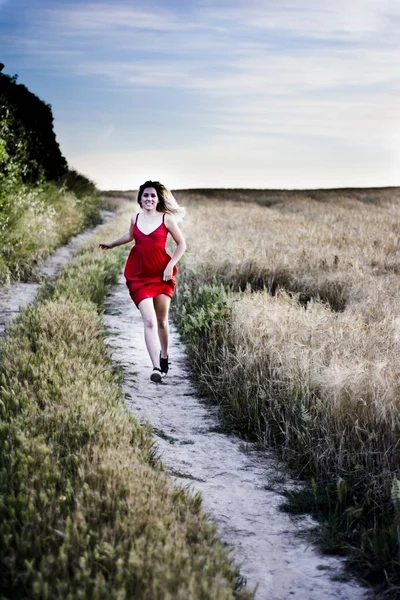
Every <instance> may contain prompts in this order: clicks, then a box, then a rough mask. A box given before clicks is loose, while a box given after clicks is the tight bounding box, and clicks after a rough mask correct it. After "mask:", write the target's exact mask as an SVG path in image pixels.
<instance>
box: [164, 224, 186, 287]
mask: <svg viewBox="0 0 400 600" xmlns="http://www.w3.org/2000/svg"><path fill="white" fill-rule="evenodd" d="M164 222H165V226H166V228H167V229H168V231H169V232H170V234H171V235H172V237H173V239H174V242H175V243H176V248H175V251H174V253H173V255H172V256H171V260H170V261H169V263H168V264H167V266H166V268H165V271H164V276H163V279H164V281H167V280H168V279H171V277H172V272H173V268H174V266H175V265H176V263H177V262H178V260H179V259H180V258H182V256H183V255H184V253H185V250H186V242H185V240H184V237H183V235H182V231H181V230H180V229H179V227H178V224H177V222H176V221H175V219H174V217H173V216H172V215H168V214H166V215H165V219H164Z"/></svg>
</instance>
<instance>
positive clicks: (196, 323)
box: [177, 189, 400, 572]
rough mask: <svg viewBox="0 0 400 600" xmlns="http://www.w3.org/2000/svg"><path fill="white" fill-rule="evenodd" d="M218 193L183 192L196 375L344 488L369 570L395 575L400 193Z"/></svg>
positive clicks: (266, 438) (183, 304) (231, 407)
mask: <svg viewBox="0 0 400 600" xmlns="http://www.w3.org/2000/svg"><path fill="white" fill-rule="evenodd" d="M246 194H247V197H246V198H244V196H246ZM178 195H179V194H178ZM229 195H230V196H231V199H230V200H229V199H227V198H226V197H227V196H229ZM210 196H212V197H210ZM222 196H225V199H221V198H220V197H219V192H218V191H214V193H213V194H211V191H208V192H207V194H204V193H201V192H198V193H195V192H192V193H188V192H187V193H186V196H185V192H181V193H180V200H181V202H182V204H184V205H186V206H187V208H188V216H187V218H186V220H185V224H184V229H185V235H186V239H187V242H188V249H189V250H188V253H187V255H186V257H185V262H184V265H183V266H182V268H181V273H180V286H181V291H179V289H178V295H177V304H178V310H177V314H178V319H179V320H180V322H181V326H182V329H183V330H184V331H185V335H186V339H187V340H188V341H189V342H191V343H192V350H191V355H192V358H193V361H194V364H195V365H196V364H197V366H198V369H199V373H198V376H199V378H200V381H201V382H202V385H203V387H205V388H206V390H207V391H209V392H211V393H212V394H213V395H214V397H215V398H216V399H218V401H221V402H222V403H223V405H224V407H225V415H227V416H228V418H229V420H230V422H231V424H232V425H233V426H235V427H239V428H240V430H241V431H242V432H246V434H250V435H253V436H254V435H256V436H257V438H258V440H259V441H260V442H262V443H264V444H265V443H274V444H277V445H279V446H280V447H281V448H282V452H283V454H284V455H285V456H286V457H287V458H288V459H289V460H290V461H291V463H292V464H296V465H297V466H298V467H301V469H302V470H304V472H306V473H308V474H309V475H312V476H313V477H315V478H316V481H317V482H318V484H323V485H329V484H331V483H332V482H334V483H335V484H336V482H339V481H341V480H344V481H345V482H346V484H347V485H348V486H349V488H350V490H351V493H350V497H351V503H352V505H353V506H352V507H350V508H352V509H354V510H353V512H352V515H353V518H352V519H350V522H351V525H350V524H349V523H347V525H346V526H347V527H348V528H349V530H350V527H352V528H353V529H354V530H356V529H357V528H358V529H359V532H361V533H360V535H361V534H362V532H364V534H365V532H366V531H367V534H366V535H367V538H368V542H366V541H365V539H364V542H363V544H364V550H366V555H368V553H369V555H368V558H367V560H369V561H370V567H369V568H370V571H371V570H374V569H375V568H376V569H377V570H379V569H380V568H381V567H382V568H384V569H387V572H393V568H394V565H397V566H396V567H395V568H397V567H398V543H399V541H398V539H397V535H398V534H397V533H396V531H397V528H398V527H400V502H397V501H396V502H394V501H393V496H392V504H390V502H388V499H389V498H390V495H391V488H392V482H393V477H394V476H395V475H396V473H398V472H399V471H398V470H399V465H400V444H399V439H400V410H399V409H400V363H399V360H398V357H399V351H400V319H399V314H400V281H399V274H400V194H399V190H398V189H394V190H382V192H379V190H372V191H366V192H362V191H360V192H358V194H357V193H356V191H353V192H352V193H350V192H348V193H346V194H343V192H341V193H336V194H335V193H333V192H332V193H328V192H326V193H323V192H321V193H320V196H319V197H316V196H318V194H317V193H315V194H314V197H310V196H309V195H307V193H300V194H299V193H295V192H293V193H288V192H287V193H284V192H281V193H276V197H275V198H274V197H273V192H270V195H269V196H268V194H266V195H264V197H263V195H262V193H259V192H257V191H252V192H243V191H237V192H236V193H234V192H230V191H224V192H223V193H222ZM238 198H239V199H240V201H239V199H238ZM245 199H246V201H244V200H245ZM253 201H254V202H257V201H259V204H255V203H253ZM268 202H269V203H268ZM262 204H264V205H263V206H262ZM221 283H222V284H223V285H224V286H225V289H227V290H228V289H230V290H233V291H236V292H237V291H240V290H242V292H240V293H239V294H237V293H236V294H234V293H233V294H232V293H231V294H230V295H229V294H228V296H227V297H226V301H225V300H221V299H220V300H218V302H219V303H220V307H222V309H221V308H218V310H217V309H216V308H215V307H216V306H217V304H216V301H215V297H216V296H215V293H216V292H215V288H214V291H212V288H209V289H207V288H204V287H202V286H204V285H205V284H208V285H211V284H214V285H215V284H221ZM243 290H245V291H243ZM213 294H214V296H213ZM217 296H218V294H217ZM221 297H222V296H221ZM224 302H225V305H224ZM212 306H214V308H212ZM212 310H214V317H213V319H210V320H209V321H208V320H207V319H208V317H207V315H208V314H210V311H212ZM212 320H213V323H212ZM211 323H212V324H211ZM200 365H201V370H200ZM347 508H349V507H347ZM354 511H355V512H354ZM347 514H350V513H347ZM354 515H356V517H354ZM371 515H372V516H371ZM355 521H356V524H355ZM384 528H386V529H385V531H386V534H387V539H386V541H385V542H383V543H382V544H381V538H382V537H384V534H383V533H382V531H383V529H384ZM386 534H385V535H386ZM378 538H379V540H380V541H379V543H378V542H377V541H376V540H377V539H378ZM352 542H353V540H352ZM352 542H351V543H352ZM357 543H359V542H357ZM379 544H381V546H379ZM378 546H379V547H380V550H379V551H378V550H376V548H377V547H378ZM389 546H390V548H389ZM396 548H397V549H396ZM374 552H375V553H378V556H375V555H374ZM379 554H380V555H379ZM372 557H373V558H372ZM393 561H394V562H393Z"/></svg>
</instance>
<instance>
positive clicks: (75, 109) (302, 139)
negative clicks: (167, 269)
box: [0, 0, 400, 189]
mask: <svg viewBox="0 0 400 600" xmlns="http://www.w3.org/2000/svg"><path fill="white" fill-rule="evenodd" d="M399 25H400V2H399V1H398V0H351V2H350V1H349V0H334V2H333V1H332V0H240V1H239V0H193V1H191V2H183V0H171V1H167V0H166V1H164V2H161V1H155V2H152V1H151V0H150V1H149V0H147V1H144V0H143V1H142V0H137V1H128V0H114V1H113V2H111V1H109V2H104V1H87V0H81V1H79V2H73V1H69V2H67V1H65V0H29V1H24V0H0V48H1V54H0V61H1V62H4V63H5V65H6V67H5V72H6V73H8V74H11V75H13V74H15V73H17V74H18V76H19V79H18V80H19V82H20V83H24V84H25V85H27V87H28V88H29V89H30V90H31V91H32V92H34V93H35V94H37V95H38V96H39V97H40V98H42V99H43V100H45V102H47V103H50V104H51V105H52V108H53V114H54V127H55V131H56V134H57V139H58V141H59V143H60V147H61V150H62V152H63V154H64V156H65V157H66V158H67V160H68V163H69V164H70V166H72V167H74V168H76V169H77V170H79V171H80V172H82V173H85V174H86V175H87V176H89V177H90V178H92V179H93V180H94V181H95V182H96V183H97V184H98V186H99V187H100V188H102V189H110V188H113V189H132V188H136V187H137V186H138V185H139V184H140V183H141V182H142V181H144V180H146V179H148V178H151V179H159V180H161V181H163V182H165V184H166V185H167V186H169V187H172V188H175V189H176V188H185V187H262V188H318V187H345V186H357V187H358V186H359V187H364V186H386V185H400V116H399V96H400V44H399V42H398V31H399Z"/></svg>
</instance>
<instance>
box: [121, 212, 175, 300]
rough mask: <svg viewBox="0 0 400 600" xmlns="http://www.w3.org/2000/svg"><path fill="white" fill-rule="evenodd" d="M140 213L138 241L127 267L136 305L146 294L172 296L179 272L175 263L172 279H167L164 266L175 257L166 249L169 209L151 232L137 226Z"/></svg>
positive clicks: (126, 273) (127, 275)
mask: <svg viewBox="0 0 400 600" xmlns="http://www.w3.org/2000/svg"><path fill="white" fill-rule="evenodd" d="M138 216H139V214H137V215H136V219H135V224H134V226H133V237H134V240H135V245H134V246H133V248H131V251H130V253H129V256H128V260H127V261H126V264H125V269H124V275H125V278H126V285H127V286H128V289H129V293H130V295H131V298H132V300H133V301H134V303H135V304H136V306H139V303H140V302H141V301H142V300H144V298H154V297H155V296H159V295H160V294H165V295H166V296H169V297H170V298H172V296H173V294H174V290H175V285H176V281H175V275H176V273H177V272H178V269H177V268H176V266H174V269H173V273H172V279H170V280H169V281H163V273H164V269H165V267H166V266H167V264H168V263H169V261H170V260H171V257H170V255H169V254H168V253H167V251H166V249H165V245H166V243H167V237H168V229H167V227H166V225H165V223H164V219H165V213H164V214H163V220H162V223H161V224H160V225H159V226H158V227H157V228H156V229H154V231H152V232H151V233H149V234H145V233H142V232H141V231H140V229H139V227H138V226H137V219H138Z"/></svg>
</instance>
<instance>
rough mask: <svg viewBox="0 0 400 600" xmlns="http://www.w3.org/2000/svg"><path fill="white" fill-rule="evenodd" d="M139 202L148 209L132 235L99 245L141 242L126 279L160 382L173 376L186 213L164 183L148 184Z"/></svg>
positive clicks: (132, 228)
mask: <svg viewBox="0 0 400 600" xmlns="http://www.w3.org/2000/svg"><path fill="white" fill-rule="evenodd" d="M137 201H138V204H139V206H140V208H141V209H142V211H141V212H138V213H136V214H134V215H133V217H132V220H131V224H130V228H129V231H128V233H126V234H125V235H123V236H122V237H120V238H118V239H117V240H114V241H113V242H104V243H101V244H99V246H100V248H102V249H103V250H108V249H109V248H115V247H116V246H121V245H122V244H127V243H129V242H131V241H134V242H135V245H134V246H133V247H132V248H131V251H130V253H129V256H128V259H127V261H126V264H125V269H124V275H125V278H126V285H127V286H128V289H129V293H130V295H131V298H132V300H133V302H134V303H135V304H136V306H137V308H138V309H139V311H140V314H141V316H142V319H143V324H144V338H145V342H146V347H147V350H148V353H149V355H150V359H151V361H152V363H153V372H152V374H151V376H150V379H151V380H152V381H154V382H156V383H159V382H160V381H161V380H162V378H163V377H165V375H166V374H167V373H168V365H169V363H168V337H169V324H168V314H169V307H170V303H171V298H172V296H173V294H174V290H175V285H176V280H175V276H176V273H177V271H178V269H177V267H176V264H177V262H178V261H179V259H180V258H181V257H182V256H183V254H184V252H185V250H186V243H185V240H184V238H183V235H182V232H181V230H180V229H179V226H178V222H179V221H180V220H182V218H183V215H184V212H185V209H184V208H182V207H180V206H179V205H178V203H177V202H176V200H175V198H174V197H173V195H172V194H171V192H170V191H169V190H168V189H167V188H166V187H165V186H164V185H163V184H161V183H160V182H159V181H146V182H145V183H143V184H142V185H141V186H140V188H139V191H138V196H137ZM168 234H171V236H172V238H173V240H174V242H175V244H176V247H175V250H174V253H173V254H172V256H170V255H169V254H168V253H167V251H166V242H167V237H168Z"/></svg>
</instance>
